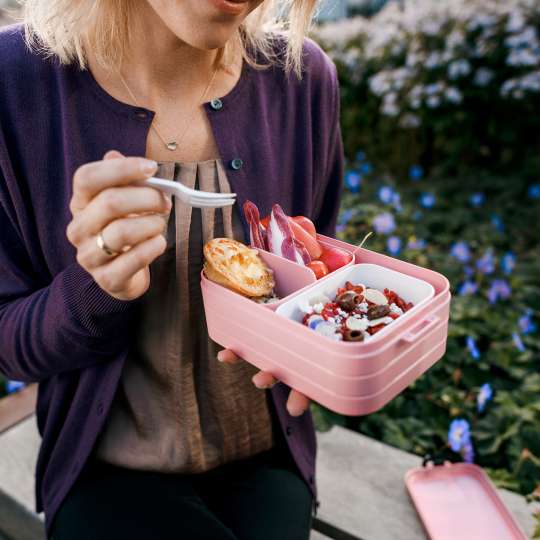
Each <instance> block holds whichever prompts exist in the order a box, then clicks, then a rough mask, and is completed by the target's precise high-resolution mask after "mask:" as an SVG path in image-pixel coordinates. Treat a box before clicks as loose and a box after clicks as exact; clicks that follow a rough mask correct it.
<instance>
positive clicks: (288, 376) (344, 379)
mask: <svg viewBox="0 0 540 540" xmlns="http://www.w3.org/2000/svg"><path fill="white" fill-rule="evenodd" d="M318 237H319V240H320V241H322V242H323V243H325V244H327V245H334V246H337V247H341V248H342V249H345V250H346V251H349V252H351V253H353V254H354V260H353V261H352V262H351V264H357V263H372V264H377V265H380V266H384V267H386V268H389V269H391V270H395V271H397V272H400V273H403V274H406V275H409V276H412V277H415V278H417V279H420V280H424V281H426V282H427V283H429V284H431V286H432V287H433V289H434V295H433V296H432V297H431V298H430V299H429V300H427V301H426V302H424V303H423V304H422V305H420V306H418V309H416V310H414V311H415V312H414V313H412V310H411V313H406V314H404V315H402V316H401V317H400V318H399V319H397V320H396V321H394V322H393V323H391V324H390V325H389V326H388V327H387V328H386V329H385V330H384V333H385V335H384V339H382V337H381V339H376V337H377V334H376V335H375V336H373V338H371V339H370V340H368V341H366V342H343V341H332V340H330V339H328V338H327V337H325V336H321V335H319V334H317V333H316V332H314V331H313V330H311V329H310V328H308V327H306V326H304V325H302V324H301V323H299V322H297V321H294V320H291V319H288V318H286V317H284V316H282V315H279V314H277V313H276V312H275V310H276V309H277V307H278V306H279V305H281V304H283V303H284V302H286V301H289V300H291V299H293V298H294V297H295V296H296V295H298V294H299V293H300V292H302V291H306V290H308V289H309V288H315V287H317V286H319V285H320V284H321V283H323V282H324V281H325V280H328V279H330V278H331V277H332V276H333V275H334V274H337V272H340V271H341V270H342V269H343V268H345V267H343V268H342V269H339V270H337V271H336V272H332V273H331V274H329V275H328V276H325V277H324V278H322V279H320V280H315V276H314V275H312V276H310V275H309V274H308V273H307V272H306V270H308V271H309V272H311V270H309V269H306V268H305V267H303V266H301V265H298V264H297V263H294V262H291V261H287V260H285V259H282V258H281V257H277V256H275V255H273V254H271V253H267V252H265V251H260V253H261V256H262V257H263V258H264V259H265V261H266V262H267V264H269V266H270V267H271V268H273V270H274V276H275V279H276V289H277V292H278V294H280V296H282V299H281V301H280V302H278V303H274V304H258V303H256V302H254V301H252V300H250V299H248V298H245V297H243V296H242V295H240V294H237V293H235V292H233V291H230V290H228V289H226V288H225V287H223V286H221V285H218V284H217V283H214V282H212V281H210V280H208V279H206V277H205V276H204V274H201V289H202V294H203V301H204V307H205V312H206V321H207V325H208V333H209V336H210V337H211V338H212V339H213V340H214V341H216V342H217V343H219V344H220V345H222V346H223V347H226V348H229V349H232V350H233V351H234V352H235V353H236V354H237V355H238V356H240V357H242V358H243V359H244V360H246V361H248V362H250V363H251V364H253V365H255V366H257V367H258V368H259V369H262V370H265V371H270V372H271V373H272V374H273V375H274V376H275V377H276V378H277V379H278V380H280V381H283V382H284V383H285V384H287V385H288V386H290V387H291V388H295V389H296V390H298V391H300V392H302V393H303V394H305V395H306V396H308V397H310V398H311V399H312V400H314V401H316V402H318V403H320V404H321V405H324V406H325V407H327V408H328V409H330V410H333V411H335V412H338V413H341V414H345V415H351V416H356V415H364V414H369V413H372V412H374V411H376V410H378V409H380V408H381V407H383V406H384V405H385V404H386V403H388V402H389V401H390V400H391V399H392V398H394V397H395V396H396V395H397V394H399V393H400V392H401V391H403V390H404V389H405V388H406V387H407V386H408V385H409V384H411V383H412V382H413V381H414V380H415V379H417V378H418V377H419V376H420V375H421V374H422V373H424V372H425V371H426V370H427V369H428V368H429V367H431V366H432V365H433V364H434V363H435V362H436V361H437V360H439V359H440V358H441V357H442V356H443V355H444V352H445V350H446V338H447V333H448V316H449V308H450V292H449V288H450V287H449V283H448V280H447V279H446V278H445V277H444V276H442V275H441V274H438V273H437V272H433V271H432V270H428V269H425V268H421V267H419V266H416V265H413V264H410V263H407V262H404V261H400V260H398V259H394V258H391V257H388V256H386V255H382V254H380V253H376V252H373V251H370V250H367V249H358V248H356V247H355V246H353V245H351V244H347V243H345V242H341V241H340V240H336V239H333V238H329V237H325V236H322V235H318ZM276 259H279V261H277V260H276ZM311 274H313V273H312V272H311ZM311 279H313V281H311ZM366 284H367V285H368V286H369V283H366ZM387 286H388V287H389V288H392V283H388V285H387ZM283 295H285V297H283ZM405 299H406V298H405ZM381 332H382V331H381Z"/></svg>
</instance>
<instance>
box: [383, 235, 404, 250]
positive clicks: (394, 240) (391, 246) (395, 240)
mask: <svg viewBox="0 0 540 540" xmlns="http://www.w3.org/2000/svg"><path fill="white" fill-rule="evenodd" d="M386 249H388V252H389V253H391V254H392V255H398V254H399V252H400V251H401V238H399V236H390V237H389V238H388V240H387V242H386Z"/></svg>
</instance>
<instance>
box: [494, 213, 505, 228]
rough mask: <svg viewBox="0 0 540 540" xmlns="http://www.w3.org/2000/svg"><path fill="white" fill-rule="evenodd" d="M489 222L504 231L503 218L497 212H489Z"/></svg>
mask: <svg viewBox="0 0 540 540" xmlns="http://www.w3.org/2000/svg"><path fill="white" fill-rule="evenodd" d="M491 224H492V225H493V226H494V227H495V228H496V229H497V230H498V231H499V232H504V223H503V220H502V219H501V218H500V217H499V216H498V215H497V214H491Z"/></svg>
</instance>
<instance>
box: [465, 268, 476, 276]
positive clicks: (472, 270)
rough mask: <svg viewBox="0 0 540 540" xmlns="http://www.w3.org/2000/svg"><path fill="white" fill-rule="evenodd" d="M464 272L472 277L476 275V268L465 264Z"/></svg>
mask: <svg viewBox="0 0 540 540" xmlns="http://www.w3.org/2000/svg"><path fill="white" fill-rule="evenodd" d="M463 273H464V274H465V275H466V276H467V277H472V276H474V268H472V267H470V266H464V267H463Z"/></svg>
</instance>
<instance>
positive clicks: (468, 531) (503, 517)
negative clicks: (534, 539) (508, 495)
mask: <svg viewBox="0 0 540 540" xmlns="http://www.w3.org/2000/svg"><path fill="white" fill-rule="evenodd" d="M405 485H406V487H407V490H408V492H409V495H410V497H411V499H412V502H413V504H414V506H415V507H416V511H417V512H418V515H419V516H420V519H421V521H422V523H423V525H424V528H425V529H426V531H427V533H428V536H429V538H430V539H431V540H456V539H459V540H480V539H484V538H485V539H488V538H489V540H526V539H527V537H526V535H525V533H524V532H523V530H522V529H521V528H520V527H519V525H518V524H517V522H516V521H515V520H514V518H513V516H512V514H511V513H510V512H509V510H508V508H507V507H506V506H505V504H504V503H503V501H502V499H501V498H500V497H499V494H498V493H497V491H496V489H495V487H494V486H493V483H492V482H491V480H490V479H489V478H488V476H487V474H486V473H485V472H484V470H483V469H482V468H481V467H479V466H478V465H475V464H472V463H450V462H445V463H444V464H443V465H433V463H429V464H428V465H426V466H423V467H418V468H415V469H411V470H409V471H408V472H407V473H406V475H405Z"/></svg>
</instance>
